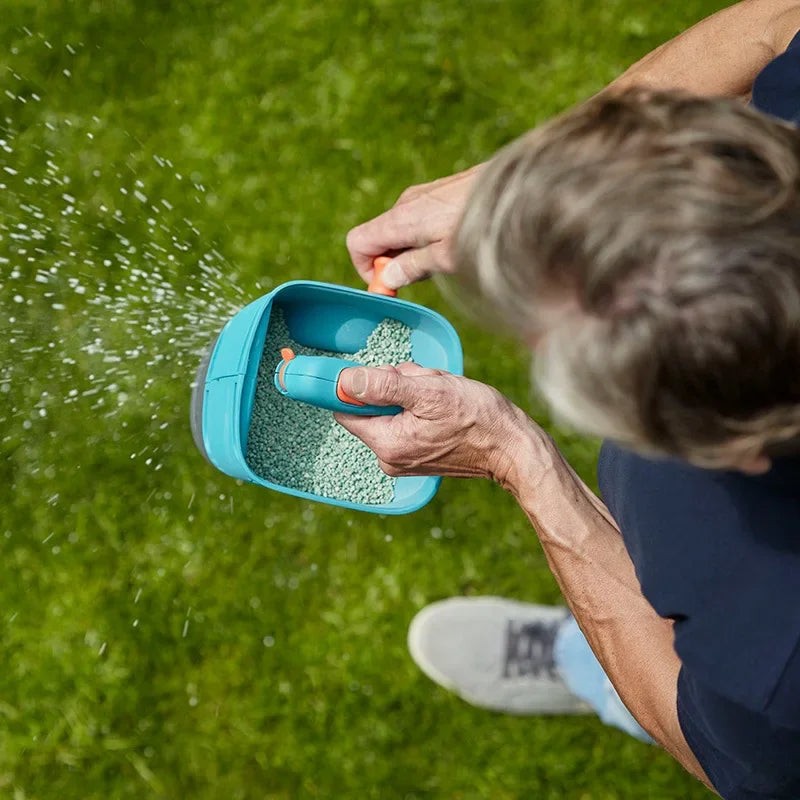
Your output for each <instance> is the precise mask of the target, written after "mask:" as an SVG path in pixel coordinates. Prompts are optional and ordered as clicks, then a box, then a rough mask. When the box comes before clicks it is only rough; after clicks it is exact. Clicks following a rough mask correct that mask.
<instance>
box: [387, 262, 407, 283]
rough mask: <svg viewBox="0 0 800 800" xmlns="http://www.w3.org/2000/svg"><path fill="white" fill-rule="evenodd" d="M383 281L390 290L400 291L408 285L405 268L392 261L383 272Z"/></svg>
mask: <svg viewBox="0 0 800 800" xmlns="http://www.w3.org/2000/svg"><path fill="white" fill-rule="evenodd" d="M381 279H382V280H383V282H384V284H386V286H388V287H389V288H390V289H399V288H400V287H401V286H405V285H406V284H407V283H408V280H407V279H406V274H405V272H403V267H402V265H401V264H398V263H397V262H396V261H390V262H389V263H388V264H387V265H386V268H385V269H384V270H383V274H382V275H381Z"/></svg>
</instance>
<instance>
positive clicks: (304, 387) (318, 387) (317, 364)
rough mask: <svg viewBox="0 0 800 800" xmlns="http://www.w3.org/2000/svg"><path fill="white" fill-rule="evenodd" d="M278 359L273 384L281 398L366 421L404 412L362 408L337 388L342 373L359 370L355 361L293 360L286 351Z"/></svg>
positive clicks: (314, 357) (307, 358) (294, 357)
mask: <svg viewBox="0 0 800 800" xmlns="http://www.w3.org/2000/svg"><path fill="white" fill-rule="evenodd" d="M281 356H282V360H281V362H280V363H279V364H278V366H277V367H276V368H275V375H274V379H273V380H274V384H275V388H276V389H277V390H278V391H279V392H280V393H281V394H282V395H283V396H284V397H290V398H291V399H292V400H298V401H300V402H301V403H308V404H309V405H312V406H319V407H320V408H327V409H328V410H329V411H341V412H342V413H345V414H358V415H360V416H365V417H367V416H369V417H378V416H388V415H390V414H399V413H400V412H401V411H402V410H403V409H402V408H400V406H372V405H365V404H364V403H362V402H361V401H360V400H356V399H355V398H354V397H350V396H348V395H347V394H345V392H344V391H343V390H342V388H341V386H339V377H340V375H341V373H342V370H343V369H347V368H348V367H359V366H361V365H360V364H357V363H356V362H355V361H348V360H347V359H344V358H331V357H330V356H296V355H295V354H294V353H293V352H292V351H291V350H290V349H289V348H284V349H283V350H281Z"/></svg>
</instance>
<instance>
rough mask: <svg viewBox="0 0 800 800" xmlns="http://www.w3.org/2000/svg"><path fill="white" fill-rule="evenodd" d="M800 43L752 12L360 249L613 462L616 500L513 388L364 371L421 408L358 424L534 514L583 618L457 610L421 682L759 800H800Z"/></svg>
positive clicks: (360, 387)
mask: <svg viewBox="0 0 800 800" xmlns="http://www.w3.org/2000/svg"><path fill="white" fill-rule="evenodd" d="M798 29H800V4H799V3H796V2H795V3H790V2H781V1H780V0H747V2H743V3H739V4H738V5H736V6H733V7H731V8H729V9H727V10H725V11H722V12H720V13H719V14H717V15H714V16H713V17H710V18H709V19H707V20H705V21H703V22H702V23H700V24H699V25H697V26H695V27H694V28H691V29H690V30H688V31H686V32H685V33H684V34H682V35H681V36H679V37H677V39H675V40H673V41H671V42H669V43H667V44H666V45H664V46H662V47H661V48H659V49H658V50H656V51H655V52H654V53H652V54H650V55H649V56H647V57H646V58H645V59H643V60H642V61H641V62H639V63H638V64H636V65H634V66H633V67H632V68H631V69H630V70H628V72H626V73H625V74H624V75H623V76H622V77H621V78H620V79H619V80H618V81H616V82H615V84H612V86H611V87H610V88H609V90H607V91H605V92H603V93H601V95H599V96H598V97H596V98H594V99H593V100H591V101H589V102H587V103H586V104H584V105H582V106H580V107H578V108H576V109H574V110H573V111H570V112H568V113H566V114H564V115H563V116H561V117H559V118H557V119H556V120H554V121H552V122H550V123H549V124H547V125H544V126H542V127H541V128H539V129H537V130H535V131H532V132H530V133H529V134H527V135H526V136H524V137H522V138H521V139H520V140H518V141H517V142H515V143H513V144H512V145H510V146H509V147H507V148H506V149H505V150H503V151H501V153H500V154H498V155H497V156H496V157H495V158H494V159H492V161H490V162H489V163H488V164H487V165H482V166H480V167H477V168H474V169H473V170H470V171H468V172H466V173H462V174H460V175H456V176H453V177H451V178H445V179H443V180H440V181H435V182H434V183H432V184H427V185H425V186H420V187H415V188H412V189H409V190H407V191H406V192H404V193H403V195H402V196H401V198H400V200H399V201H398V203H397V204H396V205H395V207H394V208H393V209H390V210H389V211H387V212H386V213H385V214H383V215H381V216H380V217H377V218H376V219H374V220H372V221H370V222H367V223H365V224H364V225H361V226H359V227H358V228H355V229H354V230H353V231H351V233H350V235H349V237H348V247H349V249H350V252H351V255H352V257H353V260H354V263H355V264H356V267H357V268H358V269H359V271H360V272H361V274H362V275H363V276H364V277H365V278H369V277H370V274H369V273H370V264H371V260H372V258H373V257H374V256H376V255H379V254H381V253H384V252H394V253H395V254H396V256H395V258H394V261H393V263H392V265H390V268H389V269H388V270H387V272H386V273H385V277H386V280H387V282H389V283H391V284H394V285H395V286H399V285H403V284H405V283H409V282H411V281H414V280H418V279H420V278H422V277H425V276H427V275H428V274H431V273H433V272H447V271H457V272H458V274H459V276H460V278H461V280H462V281H463V282H464V283H465V284H466V285H467V286H468V287H469V289H470V292H469V293H470V294H471V296H473V297H478V298H481V302H482V303H483V306H484V309H485V310H487V311H488V309H489V308H494V309H495V310H496V313H497V317H498V319H500V320H502V321H504V322H505V323H506V324H508V325H509V326H511V327H512V328H513V329H514V330H515V331H516V332H518V333H519V335H520V336H521V337H522V338H523V339H524V341H525V342H526V343H528V344H529V345H530V347H531V349H532V350H533V352H534V354H535V368H534V377H535V382H536V384H537V385H538V388H539V390H540V391H541V393H542V394H543V396H544V397H545V399H546V400H547V401H548V402H549V404H550V405H551V407H552V409H553V411H554V413H555V415H556V417H557V418H558V419H561V420H562V421H564V422H566V423H567V424H570V425H572V426H574V427H576V428H578V429H580V430H583V431H586V432H589V433H591V434H594V435H598V436H601V437H604V438H605V439H606V443H605V444H604V446H603V449H602V451H601V456H600V462H599V466H598V472H599V483H600V487H601V490H602V495H603V498H604V501H605V502H601V501H600V500H599V499H598V498H597V497H595V496H594V495H593V493H592V492H591V491H590V490H589V489H588V488H587V487H586V486H585V485H584V484H583V483H582V481H581V480H580V479H579V478H578V477H577V476H576V475H575V473H574V472H573V471H572V469H570V467H569V465H568V464H567V463H566V462H565V461H564V460H563V458H562V456H561V455H560V453H559V452H558V451H557V450H556V448H555V447H554V445H553V443H552V441H551V440H550V439H549V437H548V436H547V435H546V434H545V433H544V432H543V431H542V430H541V429H540V428H539V427H538V426H537V425H536V423H535V422H533V421H532V420H531V419H529V418H528V417H527V416H526V415H525V414H524V413H523V412H522V411H521V410H520V409H518V408H516V407H515V406H513V405H512V404H511V403H510V402H509V401H508V400H506V399H505V398H504V397H503V396H502V395H500V394H499V393H498V392H497V391H495V390H494V389H492V388H491V387H488V386H485V385H483V384H480V383H477V382H475V381H471V380H468V379H467V378H461V377H456V376H452V375H448V374H442V373H439V372H436V371H431V370H426V369H421V368H418V367H416V366H415V365H412V364H408V365H401V366H400V367H397V368H396V369H388V368H383V369H363V368H359V369H354V370H348V371H346V372H345V373H344V377H343V381H344V382H345V385H344V388H345V390H346V391H348V392H349V393H351V394H353V395H355V396H357V397H359V398H361V399H363V400H364V401H366V402H368V403H378V404H398V405H401V406H403V408H404V409H405V411H404V413H402V414H400V415H398V416H397V417H381V418H365V417H349V416H341V417H339V421H340V422H341V424H343V425H344V426H345V427H346V428H348V429H349V430H350V431H352V432H353V433H354V434H356V435H357V436H359V437H360V438H362V439H363V440H364V441H365V442H366V443H367V444H368V445H369V446H370V447H371V448H372V449H373V450H374V451H375V452H376V453H377V455H378V457H379V459H380V463H381V465H382V466H383V468H384V469H385V470H386V471H387V472H388V473H389V474H392V475H401V474H402V475H405V474H431V473H434V474H444V475H454V476H464V477H472V476H484V477H489V478H492V479H494V480H496V481H498V482H499V483H501V484H502V485H503V486H504V487H505V488H506V489H508V491H510V492H511V493H512V494H513V495H514V496H515V498H516V499H517V500H518V501H519V503H520V505H521V506H522V508H523V509H524V510H525V512H526V513H527V515H528V517H529V518H530V520H531V523H532V524H533V526H534V528H535V529H536V531H537V533H538V536H539V540H540V542H541V544H542V547H543V548H544V552H545V554H546V556H547V559H548V562H549V564H550V566H551V569H552V571H553V573H554V575H555V577H556V579H557V580H558V583H559V585H560V587H561V589H562V592H563V595H564V597H565V599H566V601H567V604H568V605H569V610H570V612H571V613H568V612H566V611H565V610H562V609H547V608H542V607H539V606H533V605H528V604H521V603H513V602H511V601H504V600H501V599H499V598H469V599H468V598H461V599H458V598H456V599H452V600H449V601H444V602H442V603H437V604H434V605H433V606H430V607H428V608H427V609H423V611H422V612H420V614H419V615H418V617H417V618H416V619H415V620H414V622H413V623H412V626H411V630H410V635H409V643H410V646H411V650H412V655H413V656H414V658H415V659H416V660H417V662H418V663H419V664H420V666H421V667H422V668H423V669H424V670H425V671H426V673H427V674H429V675H430V676H431V677H432V678H434V680H437V681H438V682H440V683H442V684H443V685H445V686H447V687H448V688H451V689H453V690H455V691H457V692H459V693H460V694H461V695H462V696H463V697H465V699H467V700H469V701H471V702H474V703H476V704H478V705H482V706H485V707H488V708H494V709H505V710H508V711H510V712H516V713H535V712H537V711H540V712H550V713H552V712H558V711H572V712H575V711H580V710H583V709H584V708H585V706H584V704H583V702H582V701H588V703H589V705H590V706H592V707H594V708H595V709H596V710H598V711H599V713H600V714H601V716H602V717H603V718H604V719H606V720H607V721H609V722H611V723H612V724H616V725H618V726H619V727H622V728H624V729H626V730H628V731H630V732H631V733H633V734H634V735H637V736H639V737H640V738H648V735H649V736H651V737H652V738H653V739H655V741H656V742H658V743H659V744H660V745H661V746H662V747H664V748H665V749H667V750H668V751H669V752H670V753H671V754H672V755H673V756H674V757H675V758H676V759H677V760H678V761H679V762H680V763H681V764H682V765H683V766H684V767H685V768H686V769H687V770H689V771H690V772H691V773H693V774H694V775H696V776H697V777H698V778H699V779H701V780H703V781H704V782H706V783H707V785H709V786H710V787H712V788H714V789H715V790H716V791H717V792H718V793H719V794H720V795H722V796H723V797H725V798H736V800H740V799H741V800H744V798H790V797H792V798H797V797H800V132H798V131H797V130H796V129H795V128H793V127H792V126H791V125H789V124H786V123H785V122H782V121H779V120H778V119H777V117H783V118H784V119H785V120H795V121H800V35H797V31H798ZM635 86H639V87H645V88H643V89H642V88H639V89H631V87H635ZM672 89H678V90H683V92H671V91H664V90H672ZM721 95H727V96H728V98H734V97H735V98H738V99H723V98H721V97H716V99H712V96H721ZM751 95H752V104H753V106H755V107H756V108H759V109H761V111H756V110H753V109H752V108H748V107H747V106H746V105H745V104H744V103H743V102H741V100H742V99H744V98H748V97H750V96H751ZM762 112H767V113H766V114H765V113H762ZM468 196H469V199H468ZM581 632H582V633H581ZM584 636H585V638H584ZM587 642H588V644H587ZM589 648H591V649H589ZM562 681H563V683H562ZM612 684H613V688H612ZM565 687H566V688H565ZM614 689H616V691H614ZM568 690H569V691H568ZM573 695H575V696H573ZM577 698H582V700H579V699H577ZM620 698H621V701H620ZM629 712H630V713H629ZM631 715H632V716H631Z"/></svg>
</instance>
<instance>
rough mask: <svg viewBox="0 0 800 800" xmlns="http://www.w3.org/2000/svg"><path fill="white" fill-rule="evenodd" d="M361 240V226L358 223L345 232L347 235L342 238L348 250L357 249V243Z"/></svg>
mask: <svg viewBox="0 0 800 800" xmlns="http://www.w3.org/2000/svg"><path fill="white" fill-rule="evenodd" d="M360 241H361V226H360V225H359V226H358V227H357V228H352V229H351V230H349V231H348V232H347V236H345V238H344V242H345V245H346V246H347V249H348V250H349V251H350V252H353V251H357V250H358V249H359V243H360Z"/></svg>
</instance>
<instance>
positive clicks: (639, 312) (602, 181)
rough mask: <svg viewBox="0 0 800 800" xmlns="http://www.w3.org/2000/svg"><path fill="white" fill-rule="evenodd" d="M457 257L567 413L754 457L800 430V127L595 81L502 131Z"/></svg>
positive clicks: (752, 464) (682, 451)
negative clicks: (549, 116)
mask: <svg viewBox="0 0 800 800" xmlns="http://www.w3.org/2000/svg"><path fill="white" fill-rule="evenodd" d="M455 259H456V263H457V264H458V267H459V273H460V274H461V275H462V276H463V277H464V279H465V280H466V281H467V283H468V284H469V285H470V286H471V287H472V288H473V289H475V290H477V291H478V292H479V293H480V294H481V295H482V296H483V297H485V298H487V299H489V300H490V301H491V302H492V303H493V305H494V306H495V307H496V308H497V309H498V310H499V311H500V314H501V318H502V319H503V320H505V321H508V322H510V323H511V325H512V326H513V328H514V329H515V331H516V332H517V333H519V334H521V335H522V336H523V337H524V338H525V339H526V340H527V341H528V342H530V343H531V344H534V343H535V351H536V362H535V366H534V375H535V378H536V383H537V385H538V388H539V390H540V391H541V392H542V394H543V395H544V397H545V399H546V400H547V401H548V402H549V403H550V405H551V406H552V407H553V410H554V412H555V413H556V415H557V417H559V418H560V419H561V420H563V421H564V422H566V423H568V424H570V425H572V426H573V427H575V428H577V429H579V430H584V431H586V432H588V433H592V434H595V435H600V436H605V437H609V438H612V439H616V440H617V441H620V442H623V443H626V444H629V445H631V446H633V447H635V448H637V449H639V450H643V451H646V452H647V451H649V452H660V453H669V454H673V455H678V456H681V457H683V458H686V459H688V460H690V461H692V462H694V463H696V464H700V465H703V466H710V467H737V466H738V467H741V468H745V469H752V470H755V471H757V470H758V469H759V467H761V468H764V467H766V466H768V464H769V462H768V459H767V458H765V455H766V456H769V454H770V452H771V451H772V449H773V448H780V447H785V445H786V442H787V441H790V440H792V439H794V438H796V437H797V436H798V435H800V132H798V131H796V130H795V129H793V128H791V127H789V126H787V125H784V124H782V123H780V122H778V121H775V120H772V119H770V118H768V117H765V116H763V115H761V114H759V113H757V112H755V111H752V110H750V109H748V108H746V107H745V106H743V105H741V104H740V103H738V102H735V101H726V100H712V99H701V98H694V97H688V96H683V95H676V94H667V93H653V92H647V91H643V90H633V91H629V92H626V93H624V94H621V95H616V96H615V95H605V96H602V97H598V98H595V99H593V100H591V101H589V102H588V103H586V104H584V105H582V106H580V107H578V108H576V109H574V110H572V111H570V112H568V113H567V114H564V115H562V116H561V117H559V118H557V119H555V120H553V121H552V122H550V123H548V124H546V125H544V126H542V127H540V128H537V129H536V130H534V131H532V132H531V133H529V134H527V135H526V136H524V137H522V138H521V139H519V140H518V141H516V142H514V143H513V144H511V145H510V146H509V147H507V148H505V149H504V150H503V151H501V152H500V153H499V154H498V155H497V156H496V157H495V158H494V159H493V160H492V162H490V164H489V165H488V167H487V168H486V170H485V172H484V173H483V175H482V176H481V178H480V179H479V181H478V186H477V188H476V190H475V192H474V194H473V196H472V198H471V200H470V202H469V204H468V207H467V209H466V211H465V213H464V216H463V218H462V221H461V225H460V228H459V231H458V234H457V237H456V244H455Z"/></svg>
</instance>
